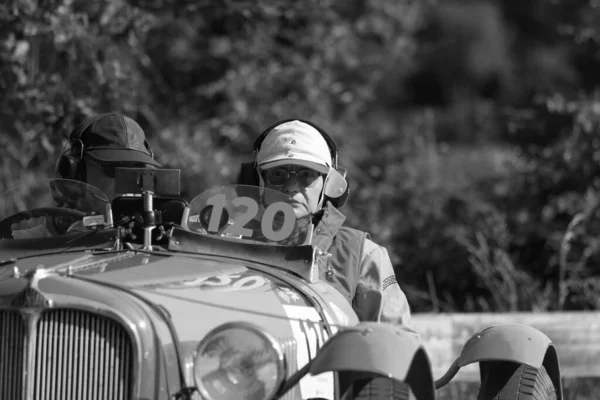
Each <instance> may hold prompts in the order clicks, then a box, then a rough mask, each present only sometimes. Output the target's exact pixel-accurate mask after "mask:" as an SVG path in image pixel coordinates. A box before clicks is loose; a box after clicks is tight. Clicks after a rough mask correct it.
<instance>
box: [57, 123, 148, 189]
mask: <svg viewBox="0 0 600 400" xmlns="http://www.w3.org/2000/svg"><path fill="white" fill-rule="evenodd" d="M107 115H110V113H109V114H101V115H98V116H95V117H90V118H89V119H88V120H87V121H85V122H82V123H81V124H80V125H79V127H78V128H76V129H75V130H74V131H73V132H71V134H70V135H69V143H68V146H69V148H68V149H66V150H65V151H64V152H63V153H62V154H61V155H60V157H58V160H56V165H55V167H54V173H55V175H56V177H57V178H62V179H72V180H77V181H81V182H85V163H82V160H83V156H84V154H85V151H86V150H93V149H94V147H90V148H88V149H86V148H85V146H84V144H83V141H82V140H81V136H82V135H83V133H84V132H85V131H86V130H87V129H88V128H89V127H90V126H92V125H93V124H94V122H96V121H98V120H99V119H100V118H101V117H104V116H107ZM144 144H145V147H146V149H148V151H149V152H150V157H151V158H152V159H154V152H153V151H152V149H151V148H150V146H149V145H148V143H147V142H145V143H144Z"/></svg>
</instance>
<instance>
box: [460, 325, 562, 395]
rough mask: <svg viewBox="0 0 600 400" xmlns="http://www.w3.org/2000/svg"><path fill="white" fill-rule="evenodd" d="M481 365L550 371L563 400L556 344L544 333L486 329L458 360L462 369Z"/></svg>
mask: <svg viewBox="0 0 600 400" xmlns="http://www.w3.org/2000/svg"><path fill="white" fill-rule="evenodd" d="M481 361H513V362H516V363H520V364H526V365H529V366H530V367H533V368H540V367H541V366H542V365H543V366H544V368H546V371H547V372H548V375H549V376H550V379H551V380H552V383H553V384H554V387H555V388H556V392H557V394H559V396H560V397H559V398H562V397H563V396H562V383H561V379H560V364H559V360H558V354H557V352H556V348H555V347H554V344H553V343H552V341H551V340H550V338H549V337H548V336H546V335H545V334H544V333H542V332H541V331H539V330H537V329H535V328H533V327H531V326H527V325H522V324H502V325H495V326H490V327H487V328H484V329H482V330H480V331H479V332H477V333H476V334H474V335H473V336H472V337H471V338H470V339H469V340H468V341H467V343H465V345H464V347H463V350H462V352H461V354H460V356H459V358H458V359H457V360H456V364H457V366H458V367H459V368H461V367H464V366H465V365H469V364H472V363H475V362H481Z"/></svg>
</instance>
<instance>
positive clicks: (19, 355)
mask: <svg viewBox="0 0 600 400" xmlns="http://www.w3.org/2000/svg"><path fill="white" fill-rule="evenodd" d="M25 334H26V329H25V321H24V320H23V318H22V317H21V315H20V314H19V313H17V312H12V311H0V398H2V399H14V400H20V399H22V398H23V363H24V362H25V340H26V336H25Z"/></svg>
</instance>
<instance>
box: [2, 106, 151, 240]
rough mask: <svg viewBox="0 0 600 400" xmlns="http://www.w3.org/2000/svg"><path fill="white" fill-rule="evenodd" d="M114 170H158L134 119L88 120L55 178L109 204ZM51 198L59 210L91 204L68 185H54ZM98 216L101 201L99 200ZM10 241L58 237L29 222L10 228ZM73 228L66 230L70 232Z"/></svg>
mask: <svg viewBox="0 0 600 400" xmlns="http://www.w3.org/2000/svg"><path fill="white" fill-rule="evenodd" d="M115 167H136V168H157V167H160V164H159V163H158V162H156V160H154V153H153V152H152V149H151V148H150V145H149V144H148V142H147V140H146V134H145V133H144V130H143V129H142V127H141V126H140V125H139V124H138V123H137V122H135V121H134V120H133V119H131V118H129V117H127V116H125V115H123V114H119V113H114V112H113V113H107V114H100V115H96V116H93V117H89V118H87V119H86V120H84V121H83V122H82V123H81V124H80V125H78V126H77V127H76V128H75V129H74V130H73V131H72V132H71V133H70V135H69V142H68V147H67V149H66V151H65V152H64V153H63V154H62V155H61V156H60V157H59V159H58V160H57V162H56V168H55V174H56V177H57V178H61V179H70V180H75V181H80V182H84V183H87V184H90V185H93V186H94V187H95V188H97V189H99V190H100V191H101V193H102V194H104V195H105V196H106V197H107V198H108V199H109V200H112V199H113V198H114V197H115V195H116V193H115V179H114V178H115ZM51 190H53V195H55V200H56V201H57V202H58V203H59V204H58V206H59V207H68V208H74V209H79V210H81V211H88V210H90V208H91V205H90V204H85V205H84V204H81V200H88V199H89V198H90V197H92V196H86V195H85V194H83V195H82V194H81V193H79V194H78V193H77V192H78V191H79V192H81V191H82V190H83V191H85V189H84V188H83V187H80V186H77V185H72V187H70V185H68V182H66V181H61V182H56V181H55V182H53V187H52V188H51ZM99 203H101V204H100V206H101V207H102V208H100V209H99V211H100V212H103V210H104V208H103V207H104V205H105V204H104V203H105V202H104V201H102V200H101V199H100V201H99ZM11 228H12V230H13V237H14V238H15V239H22V238H31V237H35V238H41V237H52V236H58V235H59V234H60V233H59V232H57V230H56V227H55V226H54V224H53V223H51V222H50V221H49V220H48V219H47V218H46V217H37V218H30V219H27V220H24V221H20V222H18V223H16V224H13V226H11ZM72 228H73V226H71V227H70V228H69V231H72V230H73V229H72Z"/></svg>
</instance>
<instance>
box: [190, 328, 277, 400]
mask: <svg viewBox="0 0 600 400" xmlns="http://www.w3.org/2000/svg"><path fill="white" fill-rule="evenodd" d="M284 377H285V364H284V359H283V351H282V349H281V345H280V344H279V342H277V340H275V339H274V338H273V337H272V336H271V335H269V334H268V333H267V332H265V331H264V330H262V329H261V328H259V327H257V326H255V325H252V324H249V323H246V322H232V323H227V324H224V325H221V326H219V327H217V328H215V329H213V330H212V331H211V332H209V333H208V334H207V335H206V336H205V337H204V339H202V341H201V342H200V343H199V344H198V347H197V349H196V357H195V360H194V378H195V380H196V385H197V386H198V390H199V391H200V393H201V394H202V396H204V398H205V399H207V400H229V399H231V400H234V399H247V400H254V399H257V400H258V399H261V400H262V399H271V398H273V396H275V394H276V392H277V389H279V386H280V385H281V382H282V381H283V379H284Z"/></svg>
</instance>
